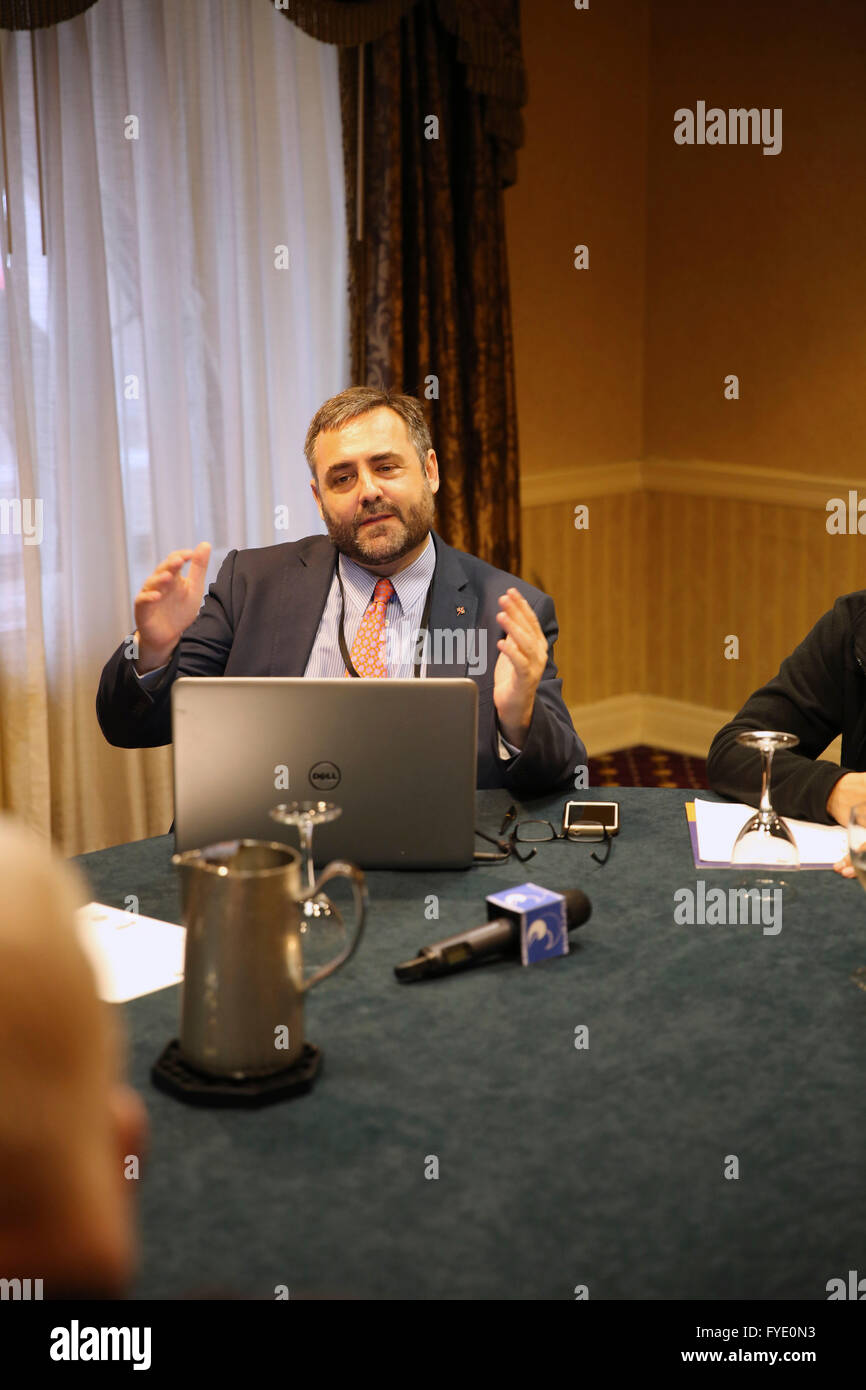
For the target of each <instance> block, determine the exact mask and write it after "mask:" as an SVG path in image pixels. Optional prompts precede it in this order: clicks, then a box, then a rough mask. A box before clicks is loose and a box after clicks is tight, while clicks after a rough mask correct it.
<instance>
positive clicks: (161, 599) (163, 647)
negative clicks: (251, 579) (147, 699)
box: [135, 541, 210, 675]
mask: <svg viewBox="0 0 866 1390" xmlns="http://www.w3.org/2000/svg"><path fill="white" fill-rule="evenodd" d="M209 559H210V543H209V542H208V541H200V542H199V544H198V545H197V546H196V548H195V550H173V551H172V552H171V554H170V555H167V556H166V558H165V559H164V560H163V561H162V564H160V565H157V567H156V569H155V570H154V571H153V574H151V575H148V577H147V579H145V581H144V583H143V584H142V586H141V588H140V590H139V592H138V594H137V595H136V599H135V623H136V633H135V636H136V640H137V644H138V662H137V669H138V671H139V674H140V675H144V674H145V672H147V671H153V670H155V669H156V667H157V666H163V665H165V663H166V661H168V659H169V657H170V656H171V654H172V652H173V651H174V649H175V647H176V646H177V644H178V642H179V641H180V639H181V637H182V636H183V634H184V632H185V631H186V629H187V628H188V627H189V625H190V623H191V622H192V621H193V619H194V618H195V617H196V615H197V613H198V610H199V608H200V607H201V600H202V595H203V594H204V581H205V576H206V574H207V566H208V560H209ZM187 560H189V562H190V565H189V574H187V575H183V574H182V573H181V571H182V569H183V567H184V565H185V564H186V562H187Z"/></svg>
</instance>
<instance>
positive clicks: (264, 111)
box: [0, 0, 349, 853]
mask: <svg viewBox="0 0 866 1390" xmlns="http://www.w3.org/2000/svg"><path fill="white" fill-rule="evenodd" d="M31 42H33V43H34V44H35V50H36V58H37V74H38V84H37V85H38V90H39V119H40V134H41V142H40V143H41V154H42V169H43V191H44V197H43V206H44V214H45V224H46V250H47V255H46V256H44V257H43V254H42V240H41V230H40V198H39V179H38V165H37V139H36V122H35V116H34V92H33V81H32V59H31ZM0 63H2V74H3V96H4V108H5V119H6V145H7V157H8V165H9V168H8V172H7V186H8V193H9V204H8V205H9V215H10V218H11V235H12V254H11V257H10V256H9V254H8V246H7V244H6V242H7V238H6V229H5V226H3V225H2V219H0V238H2V277H3V285H2V288H0V790H2V804H3V805H4V806H5V807H6V808H8V809H10V810H13V811H14V812H16V813H17V814H19V815H20V816H21V817H22V818H23V819H24V820H26V821H27V822H28V823H29V824H31V825H32V826H33V827H34V828H36V829H38V830H41V831H42V832H43V833H45V834H46V835H47V834H50V835H52V836H53V838H54V839H55V840H56V841H57V842H58V843H59V844H60V846H61V847H62V848H63V849H64V850H66V852H67V853H77V852H81V851H83V850H91V849H98V848H101V847H102V846H104V845H107V844H114V843H118V842H120V841H123V840H127V839H135V838H139V837H142V836H145V835H153V834H161V833H163V832H164V831H165V830H166V829H167V828H168V825H169V822H170V820H171V815H172V807H171V787H170V780H171V779H170V760H169V755H168V751H167V750H163V749H158V750H151V751H145V750H143V751H134V752H129V751H122V750H119V749H112V748H110V747H109V746H108V745H107V744H106V743H105V741H104V739H103V737H102V734H101V732H100V730H99V726H98V724H97V722H96V716H95V713H94V698H95V693H96V687H97V683H98V678H99V673H100V670H101V668H102V665H103V663H104V662H105V660H106V659H107V658H108V656H109V655H110V653H111V652H112V650H113V649H114V648H115V647H116V646H117V644H118V642H119V641H120V640H121V639H122V638H123V637H124V635H125V634H127V633H129V632H131V630H132V628H133V627H134V622H133V616H132V600H133V598H134V595H135V593H136V591H137V589H138V588H139V587H140V585H141V582H142V580H143V579H144V578H145V576H146V575H147V574H148V573H149V572H150V570H151V569H152V568H153V567H154V565H155V564H157V562H158V561H159V560H160V559H161V558H162V557H163V556H164V555H165V554H167V553H168V552H169V551H170V550H173V549H175V548H178V547H187V546H189V547H191V546H194V545H195V544H196V543H197V541H199V540H209V541H210V542H211V543H212V545H213V554H212V557H211V567H210V571H209V579H212V578H213V577H214V575H215V574H216V570H217V568H218V565H219V563H220V561H221V560H222V559H223V557H224V555H225V554H226V551H227V550H229V549H231V548H232V547H234V546H253V545H268V544H273V543H274V542H278V541H285V540H292V539H294V538H296V537H298V536H302V535H307V534H309V533H310V532H312V531H319V530H321V529H323V528H322V526H321V522H320V520H319V516H318V513H317V512H316V510H315V506H314V504H313V501H312V498H311V497H310V493H309V486H308V478H309V474H308V471H307V466H306V463H305V461H304V457H303V439H304V434H305V431H306V428H307V425H308V423H309V421H310V419H311V417H312V415H313V413H314V412H315V410H316V408H317V407H318V406H319V405H320V404H321V402H322V401H323V400H324V399H325V398H326V397H327V396H329V395H332V394H334V393H335V392H336V391H339V390H340V389H342V387H343V386H345V385H347V384H348V371H349V357H348V336H349V335H348V322H347V315H348V307H347V294H346V244H345V243H346V228H345V214H344V196H343V165H342V150H341V130H340V105H339V89H338V73H337V49H336V48H334V47H332V46H330V45H326V44H320V43H317V42H316V41H315V40H313V39H310V38H309V37H307V36H306V35H305V34H303V33H301V32H300V31H299V30H298V29H296V28H295V27H294V26H293V25H292V24H290V23H289V22H288V21H287V19H286V18H285V15H283V14H280V13H278V12H277V11H276V10H275V9H274V7H273V6H271V5H268V4H266V3H264V0H195V3H188V2H187V0H184V2H183V3H179V0H161V2H159V0H98V3H97V4H96V5H95V6H93V8H91V9H89V10H88V11H87V12H86V14H84V15H82V16H80V17H79V18H77V19H74V20H70V21H67V22H66V23H64V24H61V25H58V26H57V27H55V28H52V29H47V30H41V31H36V32H35V33H34V34H33V35H32V39H31V35H29V34H23V33H17V34H8V33H7V34H4V35H3V36H2V45H0ZM40 509H41V518H42V521H41V531H42V534H41V537H40V536H39V535H38V519H39V515H40Z"/></svg>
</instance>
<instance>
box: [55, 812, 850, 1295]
mask: <svg viewBox="0 0 866 1390" xmlns="http://www.w3.org/2000/svg"><path fill="white" fill-rule="evenodd" d="M584 795H588V796H589V797H591V798H593V799H600V800H603V799H608V798H609V797H610V796H611V795H613V796H615V797H616V799H618V800H619V802H620V805H621V815H622V833H621V834H620V836H619V838H618V839H617V841H616V842H615V843H614V845H613V850H612V853H611V856H610V859H609V861H608V863H607V865H606V866H605V867H604V868H600V867H599V866H598V865H597V864H596V863H594V862H593V861H592V859H591V858H590V848H591V847H589V846H586V845H574V844H570V843H567V842H558V843H553V844H548V845H545V846H542V847H541V849H540V851H539V853H538V855H537V857H536V859H534V860H533V861H532V863H531V864H529V865H527V866H526V867H525V868H522V867H521V865H519V864H518V863H516V862H511V863H509V864H507V865H496V866H483V867H482V866H478V867H475V868H473V869H471V870H467V871H465V872H462V873H454V872H441V873H431V872H428V871H424V872H421V873H408V872H394V873H386V872H381V871H380V872H374V873H371V874H370V875H369V876H368V878H369V889H370V897H371V912H370V918H369V924H368V929H367V933H366V937H365V939H364V941H363V942H362V945H361V947H360V949H359V951H358V953H357V955H356V956H355V957H354V959H353V960H351V961H350V962H349V964H348V965H347V966H345V967H344V968H343V969H342V970H341V971H339V972H338V973H337V974H336V975H335V976H333V977H332V978H331V979H329V980H326V981H325V982H324V983H323V984H322V985H321V986H320V987H319V988H318V989H317V990H316V991H314V992H313V994H312V995H311V996H310V998H309V1001H308V1005H307V1014H306V1025H307V1036H308V1037H309V1039H310V1040H311V1041H312V1042H314V1043H316V1044H317V1045H318V1046H320V1047H321V1048H322V1050H323V1052H324V1065H323V1069H322V1072H321V1075H320V1077H319V1080H318V1082H317V1084H316V1087H315V1089H314V1090H313V1091H312V1093H311V1094H309V1095H308V1096H305V1097H303V1098H301V1099H297V1100H292V1101H287V1102H283V1103H281V1104H277V1105H274V1106H273V1107H270V1108H265V1109H262V1110H257V1111H236V1110H235V1111H231V1110H229V1111H226V1110H198V1109H193V1108H190V1107H187V1106H184V1105H182V1104H181V1103H179V1102H177V1101H175V1100H174V1099H172V1098H171V1097H169V1096H166V1095H163V1094H161V1093H160V1092H158V1091H156V1090H155V1089H154V1088H153V1086H152V1084H151V1082H150V1079H149V1070H150V1066H151V1063H152V1062H153V1061H154V1059H155V1058H156V1057H157V1055H158V1054H159V1052H160V1051H161V1050H162V1047H163V1046H164V1044H165V1043H166V1042H167V1041H168V1040H169V1039H170V1038H171V1037H174V1036H176V1035H177V1031H178V1011H179V1004H180V990H179V988H177V987H175V988H172V989H166V990H163V991H161V992H159V993H157V994H154V995H150V996H147V997H145V998H142V999H138V1000H135V1001H133V1002H132V1003H130V1004H128V1005H124V1006H122V1010H121V1011H122V1015H123V1018H124V1021H125V1025H126V1029H127V1033H128V1039H129V1076H130V1080H131V1082H132V1084H134V1085H135V1086H136V1087H138V1089H139V1090H140V1091H141V1092H142V1093H143V1094H144V1096H145V1098H146V1101H147V1104H148V1108H149V1111H150V1116H151V1125H152V1140H151V1152H150V1157H149V1161H148V1163H147V1166H146V1169H145V1170H144V1172H143V1176H142V1178H141V1181H140V1191H139V1212H140V1229H141V1264H140V1273H139V1278H138V1280H137V1283H136V1285H135V1287H134V1289H133V1295H134V1296H136V1297H143V1298H162V1297H175V1296H178V1295H180V1294H183V1293H190V1292H193V1293H195V1292H197V1291H203V1290H205V1289H213V1288H214V1287H218V1288H219V1289H224V1290H226V1291H229V1290H232V1291H235V1292H236V1293H239V1294H246V1295H251V1296H253V1297H262V1298H271V1297H273V1291H274V1288H275V1286H276V1285H278V1284H285V1285H287V1286H288V1288H289V1290H290V1294H291V1297H295V1298H296V1297H330V1296H338V1297H340V1296H348V1297H356V1298H436V1299H438V1298H496V1299H503V1298H519V1299H525V1298H565V1299H571V1298H573V1297H574V1289H575V1286H577V1285H586V1286H588V1290H589V1296H590V1298H592V1299H657V1298H662V1299H671V1298H687V1299H688V1298H692V1299H735V1298H745V1299H825V1298H826V1283H827V1281H828V1280H829V1279H831V1278H835V1277H837V1276H842V1277H844V1276H846V1275H847V1271H848V1270H849V1269H858V1270H859V1271H860V1272H861V1274H866V1200H864V1191H863V1176H864V1171H866V1118H864V1089H866V1088H864V1058H866V991H864V989H863V988H861V987H858V985H857V983H856V980H855V979H853V978H852V976H853V975H854V972H855V971H856V970H857V968H858V967H864V966H866V900H864V896H863V892H862V890H861V888H860V887H859V885H858V884H857V883H856V882H854V881H845V880H842V879H840V878H838V877H837V876H836V875H834V874H832V873H827V872H803V873H801V874H800V875H799V877H797V876H796V875H795V878H796V898H795V900H793V901H790V902H789V901H787V900H783V907H784V917H783V927H782V930H781V932H780V933H779V934H778V935H776V936H772V935H767V934H765V933H764V932H763V931H762V929H761V927H760V925H757V926H756V925H751V924H745V925H738V926H680V925H677V924H676V923H675V921H674V906H675V904H674V897H673V894H674V891H675V890H676V889H677V888H681V887H692V888H694V886H695V882H696V880H697V879H699V878H702V879H703V880H704V881H705V883H706V884H707V885H708V886H710V885H716V884H718V885H721V886H724V887H725V888H728V887H730V886H731V884H732V882H733V877H732V874H731V873H730V871H728V872H724V871H718V870H696V869H695V867H694V864H693V861H692V856H691V849H690V845H689V839H688V835H687V830H686V821H685V814H684V810H683V806H684V802H685V801H686V800H688V799H691V794H689V793H686V792H684V791H667V790H650V789H645V790H644V789H617V790H616V791H615V792H612V793H610V792H607V791H604V790H601V789H594V790H593V791H592V792H589V793H585V794H584ZM509 801H510V797H509V795H508V793H506V792H499V791H496V792H483V793H480V794H479V799H478V802H479V820H478V823H479V824H480V825H483V826H485V827H486V828H488V829H493V830H495V829H498V824H499V821H500V819H501V816H502V814H503V812H504V810H505V808H506V807H507V805H508V803H509ZM563 802H564V798H562V797H559V798H556V799H553V800H551V801H549V802H543V803H538V802H536V803H533V804H532V807H531V813H532V814H543V813H545V811H549V812H552V813H554V818H556V819H558V818H559V815H560V814H561V807H562V805H563ZM171 853H172V840H171V839H170V838H169V837H167V836H166V837H162V838H159V839H153V840H144V841H140V842H137V843H134V844H129V845H122V846H118V847H116V848H114V849H110V850H105V851H102V852H100V853H97V854H89V855H84V856H81V858H80V860H79V863H80V864H81V865H82V866H83V868H84V869H85V871H86V873H87V875H88V877H89V880H90V884H91V887H92V894H93V897H94V898H96V899H98V900H99V901H102V902H106V903H110V904H113V905H115V906H119V907H122V906H124V899H125V898H126V897H127V895H128V894H135V895H136V896H137V897H138V899H139V907H140V911H141V912H142V913H144V914H147V915H149V916H153V917H158V918H165V919H168V920H173V921H179V920H180V917H179V898H178V884H177V881H176V875H175V871H174V869H173V868H172V867H171V864H170V856H171ZM527 879H528V880H531V881H533V882H539V883H541V884H544V885H545V886H548V887H551V888H556V889H561V888H565V887H580V888H583V889H584V891H585V892H587V893H588V894H589V896H590V898H591V900H592V904H593V913H592V918H591V920H590V921H589V922H588V923H587V925H586V926H584V927H583V928H581V930H580V931H579V932H578V933H577V934H576V935H575V936H573V937H572V942H573V948H572V953H571V954H570V955H569V956H568V957H565V958H563V959H560V960H556V961H550V962H547V963H545V964H542V965H538V966H533V967H530V968H523V967H522V966H521V965H520V964H519V962H503V963H499V964H497V965H494V966H488V967H485V968H484V969H481V970H476V971H473V972H467V973H465V974H462V975H457V976H454V977H451V978H447V979H442V980H437V981H433V982H431V983H426V984H422V985H412V986H405V985H400V984H398V983H397V981H396V980H395V978H394V975H393V971H392V966H393V965H394V964H395V963H396V962H398V961H400V960H403V959H405V958H406V957H408V956H409V955H412V954H414V953H415V951H416V949H417V948H418V947H419V946H420V945H422V944H424V943H425V942H429V941H432V940H436V939H437V938H439V937H442V936H446V935H449V934H450V933H452V932H454V931H457V930H460V929H461V928H463V927H468V926H471V925H475V924H476V923H479V922H481V921H483V920H484V918H485V916H486V912H485V906H484V899H485V895H486V894H487V893H489V892H494V891H496V890H498V889H501V888H504V887H507V886H512V885H515V884H518V883H521V882H524V881H526V880H527ZM430 894H436V895H438V899H439V913H440V915H439V920H438V922H437V921H429V920H425V915H424V909H425V899H426V898H427V897H428V895H430ZM862 983H866V981H863V982H862ZM578 1025H587V1026H588V1028H589V1047H588V1048H587V1049H584V1050H577V1049H576V1048H575V1046H574V1036H575V1028H576V1027H577V1026H578ZM428 1155H436V1156H437V1158H438V1160H439V1177H438V1180H428V1179H426V1178H425V1176H424V1172H425V1160H426V1158H427V1156H428ZM728 1155H736V1157H737V1158H738V1160H739V1178H738V1179H736V1180H729V1179H728V1180H726V1178H725V1176H724V1172H725V1164H726V1157H727V1156H728Z"/></svg>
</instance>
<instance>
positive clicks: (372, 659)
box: [96, 386, 586, 796]
mask: <svg viewBox="0 0 866 1390" xmlns="http://www.w3.org/2000/svg"><path fill="white" fill-rule="evenodd" d="M304 452H305V455H306V458H307V462H308V464H309V466H310V471H311V474H312V479H311V487H312V490H313V496H314V497H315V499H316V503H317V505H318V508H319V513H320V515H321V517H322V519H323V521H324V522H325V525H326V527H327V531H328V534H327V536H308V537H306V538H305V539H304V540H300V541H292V542H287V543H283V544H281V545H273V546H265V547H262V548H260V549H255V550H241V551H238V550H232V551H230V552H229V554H228V555H227V556H226V558H225V560H224V561H223V564H222V566H221V567H220V571H219V574H218V575H217V578H216V580H215V582H214V583H213V584H212V585H211V586H210V589H209V591H208V594H207V596H206V598H205V599H204V603H203V605H202V604H201V600H202V594H203V591H204V580H205V573H206V570H207V563H208V557H209V555H210V546H209V545H208V543H207V542H201V543H200V544H199V545H198V546H197V547H196V549H195V550H178V551H174V552H173V553H172V554H171V555H169V556H168V557H167V558H166V559H165V560H164V561H163V562H162V564H161V565H159V566H158V567H157V569H156V570H155V571H154V573H153V574H152V575H150V577H149V578H148V579H147V580H146V581H145V583H144V585H143V587H142V589H141V591H140V592H139V594H138V595H137V597H136V601H135V620H136V624H137V630H136V634H135V643H134V644H133V645H131V644H129V643H121V645H120V646H119V647H118V649H117V651H116V652H115V653H114V655H113V656H112V657H111V658H110V660H109V661H108V662H107V663H106V666H105V668H104V670H103V672H102V679H101V681H100V684H99V692H98V695H97V701H96V708H97V716H98V718H99V723H100V726H101V728H102V731H103V733H104V734H105V736H106V738H107V739H108V741H109V742H110V743H113V744H116V745H118V746H120V747H123V748H139V747H155V746H157V745H159V744H164V743H169V742H170V741H171V710H170V700H169V694H170V689H171V684H172V682H173V681H174V680H175V678H176V677H177V676H180V675H185V676H220V675H230V676H307V677H331V676H333V677H342V676H344V675H345V674H346V673H347V672H348V674H350V675H360V676H366V677H384V676H390V677H408V676H412V675H413V674H418V675H421V676H430V677H462V676H466V675H469V676H470V677H472V678H473V679H474V680H475V681H476V683H477V685H478V693H479V708H478V769H477V785H478V786H479V787H508V788H510V789H511V790H513V791H514V792H516V793H518V794H521V795H525V796H532V795H542V794H544V793H547V792H552V791H555V790H559V789H565V788H567V787H568V788H570V787H572V786H574V785H575V771H576V769H577V768H579V767H580V766H581V765H583V764H585V762H586V751H585V749H584V746H583V744H582V743H581V741H580V739H579V738H578V737H577V735H576V733H575V731H574V727H573V725H572V722H571V719H570V717H569V714H568V711H567V709H566V707H565V704H564V702H563V699H562V694H561V685H562V682H561V681H560V680H559V678H558V677H557V674H556V666H555V665H554V662H553V655H552V653H553V645H554V642H555V641H556V637H557V635H558V626H557V622H556V614H555V611H554V606H553V601H552V600H551V599H550V598H549V597H548V595H547V594H544V593H542V592H541V591H540V590H539V589H535V588H533V587H532V585H529V584H525V583H524V582H523V581H522V580H520V579H517V578H515V576H514V575H510V574H506V573H505V572H503V571H502V570H497V569H494V568H493V566H491V565H488V564H486V563H485V562H484V561H483V560H479V559H478V558H477V557H475V556H473V555H467V554H465V553H463V552H461V551H457V550H453V549H452V548H451V547H450V546H448V545H446V544H445V542H444V541H443V540H442V539H441V537H440V536H438V535H436V533H435V531H433V529H432V527H433V520H434V495H435V493H436V492H437V491H438V488H439V470H438V464H437V460H436V454H435V452H434V450H433V448H432V447H431V440H430V435H429V431H428V429H427V424H426V421H425V419H424V415H423V412H422V410H421V407H420V405H419V403H418V401H416V400H415V399H414V398H413V397H411V396H403V395H397V394H394V393H391V392H385V391H378V390H375V389H374V388H372V387H366V386H360V387H352V388H350V389H348V390H346V391H343V392H341V393H340V395H338V396H335V397H333V398H332V399H331V400H329V401H326V402H325V404H324V405H323V406H322V407H321V408H320V410H319V411H318V412H317V413H316V415H315V416H314V418H313V421H312V423H311V425H310V428H309V430H308V432H307V439H306V443H305V446H304ZM187 561H189V573H188V575H186V576H184V574H183V569H184V566H185V565H186V563H187ZM200 605H201V611H200V612H199V606H200ZM196 615H198V616H196ZM425 619H426V621H425ZM419 629H422V630H424V631H427V632H428V634H429V638H428V641H427V643H426V644H424V645H422V644H421V643H418V642H417V640H416V639H417V634H418V632H419ZM443 634H445V635H447V636H448V640H447V641H440V640H438V638H439V637H441V636H442V635H443ZM431 639H432V640H431ZM457 639H460V640H457ZM494 647H495V649H496V651H497V652H498V655H497V656H496V659H495V662H493V661H492V660H491V661H487V660H485V659H484V658H485V657H486V654H487V652H490V651H492V650H493V649H494ZM130 650H131V651H132V653H133V655H132V657H131V658H130V657H129V656H128V652H130ZM136 652H137V658H136V657H135V655H134V654H135V653H136ZM419 655H420V656H421V657H422V660H420V661H418V659H417V658H418V656H419ZM370 735H371V736H381V731H370Z"/></svg>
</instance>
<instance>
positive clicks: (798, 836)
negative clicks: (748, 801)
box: [686, 800, 848, 869]
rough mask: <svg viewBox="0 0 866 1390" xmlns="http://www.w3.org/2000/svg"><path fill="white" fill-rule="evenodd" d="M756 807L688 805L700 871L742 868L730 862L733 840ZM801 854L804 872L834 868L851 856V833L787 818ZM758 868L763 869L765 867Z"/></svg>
mask: <svg viewBox="0 0 866 1390" xmlns="http://www.w3.org/2000/svg"><path fill="white" fill-rule="evenodd" d="M754 814H755V808H754V806H744V805H742V804H741V803H740V802H738V801H734V802H731V801H724V802H720V801H698V800H695V801H690V802H687V803H686V816H687V818H688V826H689V834H690V836H691V841H692V852H693V854H694V860H695V865H696V866H697V867H698V868H713V869H732V868H733V869H742V868H744V867H748V866H746V865H743V864H732V863H731V851H732V850H733V847H734V841H735V840H736V838H737V836H738V835H739V833H740V831H741V830H742V828H743V826H744V825H745V823H746V821H747V820H748V819H749V817H750V816H753V815H754ZM785 821H786V824H787V825H788V826H790V829H791V832H792V834H793V836H794V840H795V842H796V845H797V851H798V853H799V855H800V868H801V869H832V867H833V865H834V864H835V863H837V862H838V860H840V859H842V858H843V857H844V856H845V855H846V854H847V853H848V834H847V831H846V830H845V829H844V828H843V827H842V826H841V825H819V824H818V823H817V822H816V821H808V820H794V819H793V818H791V817H789V816H786V817H785ZM756 867H760V868H764V867H766V866H765V865H758V866H756Z"/></svg>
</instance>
